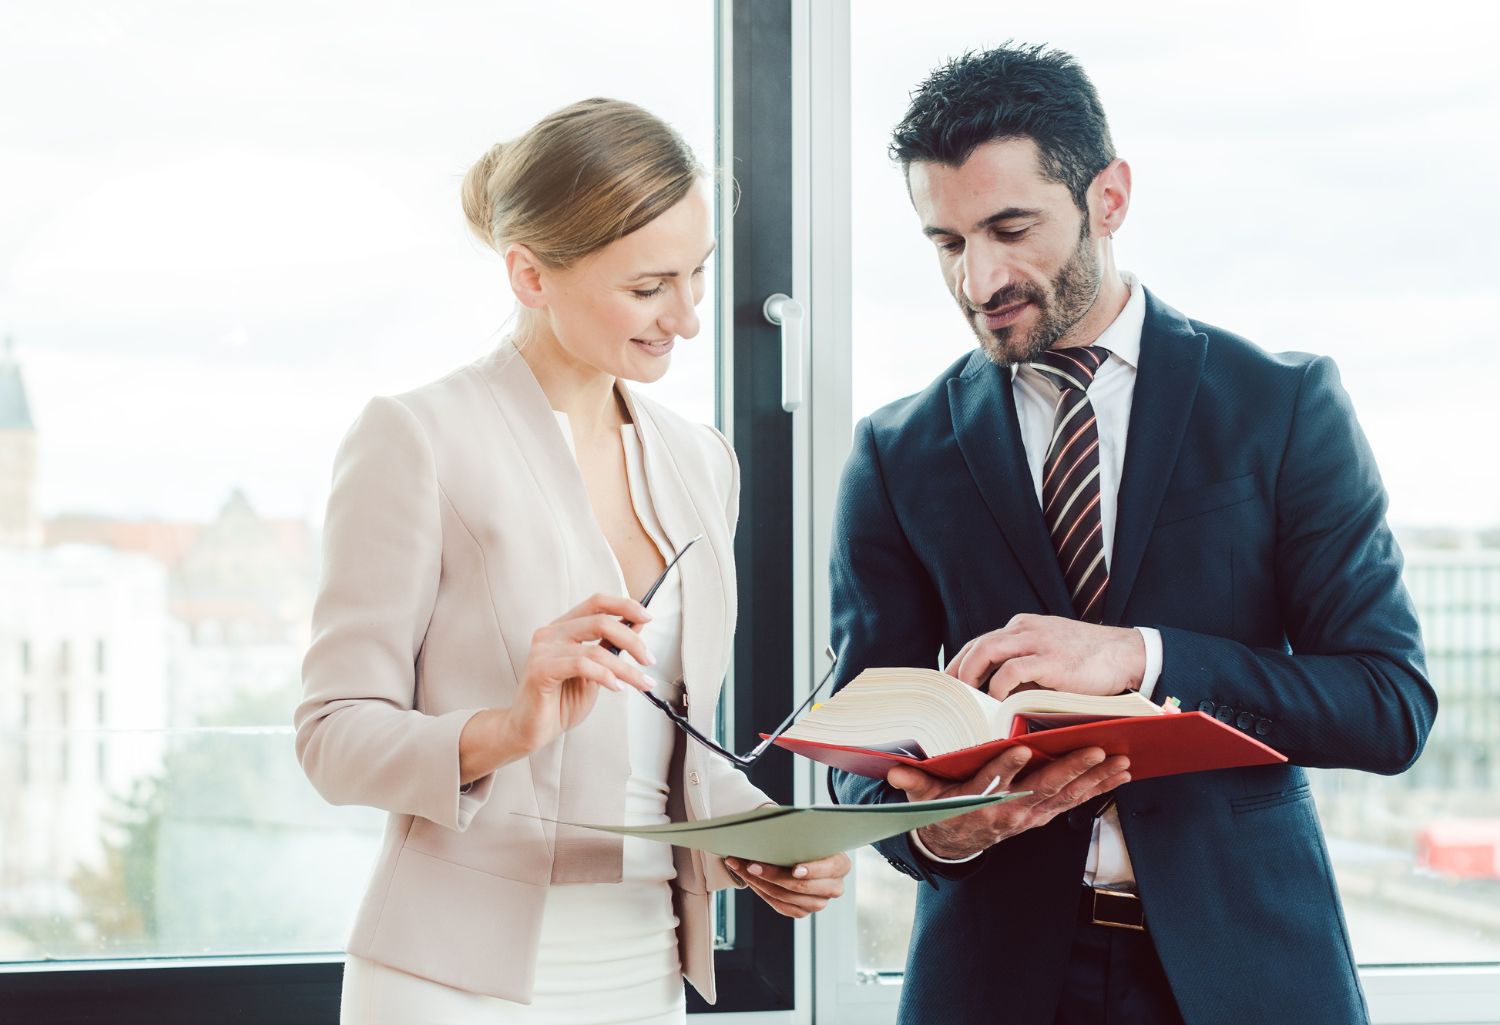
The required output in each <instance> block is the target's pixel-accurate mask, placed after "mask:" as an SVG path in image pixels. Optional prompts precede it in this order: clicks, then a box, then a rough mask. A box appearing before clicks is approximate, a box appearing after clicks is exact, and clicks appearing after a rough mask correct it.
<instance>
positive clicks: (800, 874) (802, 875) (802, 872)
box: [792, 865, 807, 879]
mask: <svg viewBox="0 0 1500 1025" xmlns="http://www.w3.org/2000/svg"><path fill="white" fill-rule="evenodd" d="M792 875H794V876H796V877H797V878H798V879H806V878H807V866H806V865H798V866H797V867H796V868H794V869H792Z"/></svg>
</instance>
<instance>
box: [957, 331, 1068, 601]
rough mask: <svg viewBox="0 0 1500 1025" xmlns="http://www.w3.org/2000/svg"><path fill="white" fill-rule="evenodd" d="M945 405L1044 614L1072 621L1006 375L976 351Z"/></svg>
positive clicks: (962, 448)
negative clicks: (1064, 617)
mask: <svg viewBox="0 0 1500 1025" xmlns="http://www.w3.org/2000/svg"><path fill="white" fill-rule="evenodd" d="M948 403H949V407H950V409H951V410H952V415H953V432H954V435H955V436H956V437H957V438H958V447H959V451H961V452H962V453H963V457H964V462H965V463H966V464H967V465H968V468H969V473H970V475H972V476H973V478H974V483H975V484H976V485H978V487H979V493H980V494H981V495H983V496H984V501H985V504H986V505H988V506H989V510H990V515H991V516H993V517H994V519H995V523H996V524H997V525H998V526H999V528H1000V533H1001V534H1002V535H1004V537H1005V542H1006V544H1008V545H1009V546H1010V550H1011V552H1012V553H1014V554H1015V557H1016V561H1017V562H1019V563H1020V564H1021V568H1022V569H1023V570H1025V572H1026V577H1027V579H1028V580H1029V581H1031V587H1032V589H1033V590H1034V591H1035V592H1036V594H1037V598H1038V599H1039V600H1040V602H1041V605H1042V607H1043V609H1044V611H1046V612H1048V613H1051V614H1052V615H1056V616H1072V615H1073V603H1072V602H1071V601H1070V600H1069V598H1068V585H1067V581H1066V580H1064V579H1063V574H1062V568H1061V567H1060V566H1059V565H1058V564H1057V556H1056V554H1054V552H1053V550H1052V538H1051V536H1050V535H1048V533H1047V526H1046V524H1045V523H1044V522H1043V521H1042V510H1041V506H1040V505H1039V504H1038V502H1037V498H1036V484H1035V482H1033V481H1032V479H1031V468H1030V466H1028V465H1027V463H1026V450H1025V448H1024V447H1023V446H1022V444H1021V427H1020V423H1019V421H1018V420H1017V418H1016V397H1015V393H1014V392H1013V391H1012V389H1011V381H1010V374H1009V372H1008V371H1007V370H1005V369H1004V368H1001V367H997V366H995V365H994V364H993V363H991V362H990V361H989V360H988V359H987V358H986V357H985V355H984V353H983V352H978V351H976V352H975V353H974V355H973V357H972V358H970V360H969V365H968V366H967V367H965V368H964V372H963V373H962V374H961V375H960V376H958V377H956V378H953V379H952V380H950V381H949V382H948Z"/></svg>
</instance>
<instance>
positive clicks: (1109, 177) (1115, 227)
mask: <svg viewBox="0 0 1500 1025" xmlns="http://www.w3.org/2000/svg"><path fill="white" fill-rule="evenodd" d="M1089 193H1090V195H1091V196H1092V199H1093V202H1092V203H1091V204H1090V206H1091V207H1092V208H1093V220H1094V223H1093V224H1092V225H1091V227H1092V228H1093V233H1094V234H1095V235H1097V236H1099V237H1108V236H1110V235H1113V234H1114V233H1115V232H1117V231H1119V230H1120V226H1121V225H1123V224H1124V223H1125V215H1126V214H1127V213H1128V212H1129V211H1130V165H1129V164H1127V163H1126V162H1125V161H1123V160H1121V159H1120V158H1118V157H1116V158H1115V159H1114V160H1111V161H1110V162H1109V163H1108V164H1107V165H1105V168H1104V170H1102V171H1100V172H1099V173H1098V174H1097V175H1095V176H1094V182H1093V184H1092V185H1090V186H1089Z"/></svg>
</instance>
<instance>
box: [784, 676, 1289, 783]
mask: <svg viewBox="0 0 1500 1025" xmlns="http://www.w3.org/2000/svg"><path fill="white" fill-rule="evenodd" d="M776 743H777V744H779V745H781V746H782V747H785V748H787V749H789V750H792V751H795V752H797V753H798V754H802V755H806V756H807V757H809V758H812V759H815V760H817V761H821V762H824V763H826V764H828V765H832V766H835V767H836V768H841V769H847V770H848V771H850V772H854V773H858V774H859V775H862V776H870V777H873V778H876V779H882V778H884V777H885V774H886V773H887V772H888V771H889V770H890V767H891V766H892V765H894V764H898V763H899V764H906V765H915V766H917V767H918V768H921V769H923V770H924V771H926V772H930V773H933V774H935V775H939V776H943V777H945V778H948V779H967V778H968V777H969V776H971V775H973V774H974V773H975V772H976V771H978V770H979V768H980V767H981V766H982V765H984V763H985V762H987V761H989V760H990V759H992V758H994V757H995V756H996V755H997V754H999V753H1000V752H1001V751H1003V750H1005V749H1006V748H1009V747H1015V746H1017V745H1021V744H1024V745H1025V746H1026V747H1028V748H1030V749H1031V751H1032V754H1033V757H1036V756H1038V755H1040V756H1042V757H1043V758H1051V757H1057V756H1059V755H1063V754H1066V753H1068V752H1069V751H1075V750H1078V749H1079V748H1084V747H1100V748H1103V749H1104V751H1105V753H1106V754H1111V755H1115V754H1123V755H1127V756H1128V757H1129V758H1130V775H1131V778H1132V779H1149V778H1150V777H1152V776H1167V775H1172V774H1174V773H1179V772H1195V771H1199V770H1202V769H1223V768H1231V767H1234V766H1242V765H1266V764H1271V763H1273V762H1284V761H1286V758H1285V757H1284V756H1282V755H1280V754H1278V753H1277V752H1276V751H1274V750H1272V749H1271V748H1269V747H1267V746H1266V745H1265V744H1262V743H1261V742H1260V741H1258V740H1256V739H1254V738H1253V737H1250V736H1248V735H1246V734H1244V733H1242V732H1240V731H1239V730H1236V729H1235V728H1234V727H1232V726H1229V725H1226V724H1225V723H1222V722H1219V721H1218V720H1217V719H1214V718H1212V717H1211V716H1207V715H1204V714H1203V713H1202V712H1185V713H1181V712H1175V707H1174V708H1171V709H1169V708H1164V707H1163V706H1161V705H1158V704H1156V703H1155V702H1153V701H1150V700H1149V699H1147V698H1144V697H1142V696H1141V695H1140V694H1138V693H1135V692H1134V691H1132V692H1129V693H1126V694H1114V695H1108V696H1099V695H1091V694H1072V693H1068V692H1065V691H1052V690H1025V691H1016V692H1014V693H1012V694H1010V695H1008V696H1007V697H1006V698H1005V699H1004V700H996V699H995V698H992V697H990V696H989V695H988V694H986V693H984V692H983V691H979V690H976V689H974V688H973V687H970V686H968V685H967V684H965V683H964V682H963V681H962V680H958V679H956V678H954V677H952V676H949V675H947V674H946V673H941V672H939V671H937V670H936V669H867V670H865V671H864V672H863V673H860V674H859V675H858V676H856V677H855V678H854V679H853V680H851V681H849V683H848V684H847V685H846V686H845V687H844V688H843V689H842V690H840V691H839V692H838V693H837V694H835V695H834V696H833V697H831V698H829V699H828V700H827V701H826V702H824V703H823V704H821V705H818V706H816V707H815V708H813V709H812V710H811V711H810V712H808V713H807V714H806V715H805V716H803V717H802V719H800V720H799V721H798V722H797V723H796V724H795V725H794V726H792V727H791V728H790V729H789V730H787V731H786V732H785V733H784V734H782V735H781V737H780V738H779V739H778V740H777V741H776Z"/></svg>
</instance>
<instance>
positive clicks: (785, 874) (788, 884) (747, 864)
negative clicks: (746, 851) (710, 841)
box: [724, 854, 853, 918]
mask: <svg viewBox="0 0 1500 1025" xmlns="http://www.w3.org/2000/svg"><path fill="white" fill-rule="evenodd" d="M724 862H725V864H727V865H728V866H729V867H730V868H732V869H733V870H734V872H735V874H736V875H738V876H739V877H740V878H741V879H743V880H744V881H745V882H746V884H748V885H749V887H750V889H752V890H754V891H755V892H756V894H758V895H759V896H760V899H761V900H763V901H765V902H766V903H767V904H769V905H771V907H773V908H775V909H776V910H777V911H779V912H780V913H781V914H783V915H786V916H787V917H788V918H806V917H807V916H808V915H810V914H812V913H813V912H814V911H822V910H823V909H824V908H825V907H827V906H828V902H829V901H831V900H833V898H835V897H838V896H841V895H842V894H843V892H844V877H845V876H846V875H848V874H849V869H850V867H851V866H852V865H853V862H851V861H850V860H849V855H847V854H834V855H831V856H829V857H827V858H820V859H819V860H817V861H808V862H804V863H802V864H800V865H793V866H791V867H790V868H782V867H780V866H779V865H766V864H763V863H761V862H759V861H745V860H744V859H743V858H725V859H724Z"/></svg>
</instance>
